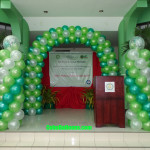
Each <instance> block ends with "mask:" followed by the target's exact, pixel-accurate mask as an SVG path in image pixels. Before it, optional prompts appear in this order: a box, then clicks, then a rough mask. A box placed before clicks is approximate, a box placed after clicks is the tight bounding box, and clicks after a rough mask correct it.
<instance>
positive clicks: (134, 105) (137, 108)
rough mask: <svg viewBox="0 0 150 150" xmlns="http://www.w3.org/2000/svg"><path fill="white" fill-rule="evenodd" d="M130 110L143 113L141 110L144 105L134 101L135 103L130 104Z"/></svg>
mask: <svg viewBox="0 0 150 150" xmlns="http://www.w3.org/2000/svg"><path fill="white" fill-rule="evenodd" d="M129 108H130V110H131V111H133V112H134V113H139V112H140V111H141V109H142V105H141V104H140V103H138V102H136V101H134V102H131V103H130V105H129Z"/></svg>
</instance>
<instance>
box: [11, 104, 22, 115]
mask: <svg viewBox="0 0 150 150" xmlns="http://www.w3.org/2000/svg"><path fill="white" fill-rule="evenodd" d="M20 108H21V104H20V103H19V102H17V101H13V102H12V103H11V104H9V110H10V111H11V112H14V113H15V112H18V111H19V110H20Z"/></svg>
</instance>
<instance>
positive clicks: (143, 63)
mask: <svg viewBox="0 0 150 150" xmlns="http://www.w3.org/2000/svg"><path fill="white" fill-rule="evenodd" d="M146 65H147V64H146V61H145V60H144V59H143V58H138V59H136V61H135V66H136V67H137V68H138V69H144V68H145V67H146Z"/></svg>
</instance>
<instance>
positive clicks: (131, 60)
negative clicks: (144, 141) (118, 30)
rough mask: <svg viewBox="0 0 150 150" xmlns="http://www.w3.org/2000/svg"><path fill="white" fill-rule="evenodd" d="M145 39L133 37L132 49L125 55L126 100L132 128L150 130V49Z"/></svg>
mask: <svg viewBox="0 0 150 150" xmlns="http://www.w3.org/2000/svg"><path fill="white" fill-rule="evenodd" d="M143 41H144V40H143V39H142V38H141V37H133V39H132V40H131V41H130V45H129V46H130V48H132V49H131V50H129V51H128V52H127V53H126V56H125V64H124V65H125V68H126V69H127V70H126V77H125V80H124V83H125V85H126V86H127V90H126V95H125V100H126V101H127V102H128V103H129V109H128V110H127V112H126V117H127V118H128V119H129V120H130V122H131V124H130V125H131V128H132V129H135V130H139V129H141V128H143V129H144V130H146V131H150V97H149V94H150V68H149V66H148V62H149V59H150V51H149V50H146V49H144V42H143Z"/></svg>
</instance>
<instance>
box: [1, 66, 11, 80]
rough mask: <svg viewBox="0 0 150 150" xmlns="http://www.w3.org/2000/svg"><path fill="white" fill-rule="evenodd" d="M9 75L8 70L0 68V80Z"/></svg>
mask: <svg viewBox="0 0 150 150" xmlns="http://www.w3.org/2000/svg"><path fill="white" fill-rule="evenodd" d="M8 74H9V72H8V70H7V69H6V68H4V67H2V68H0V78H4V77H5V76H7V75H8Z"/></svg>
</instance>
